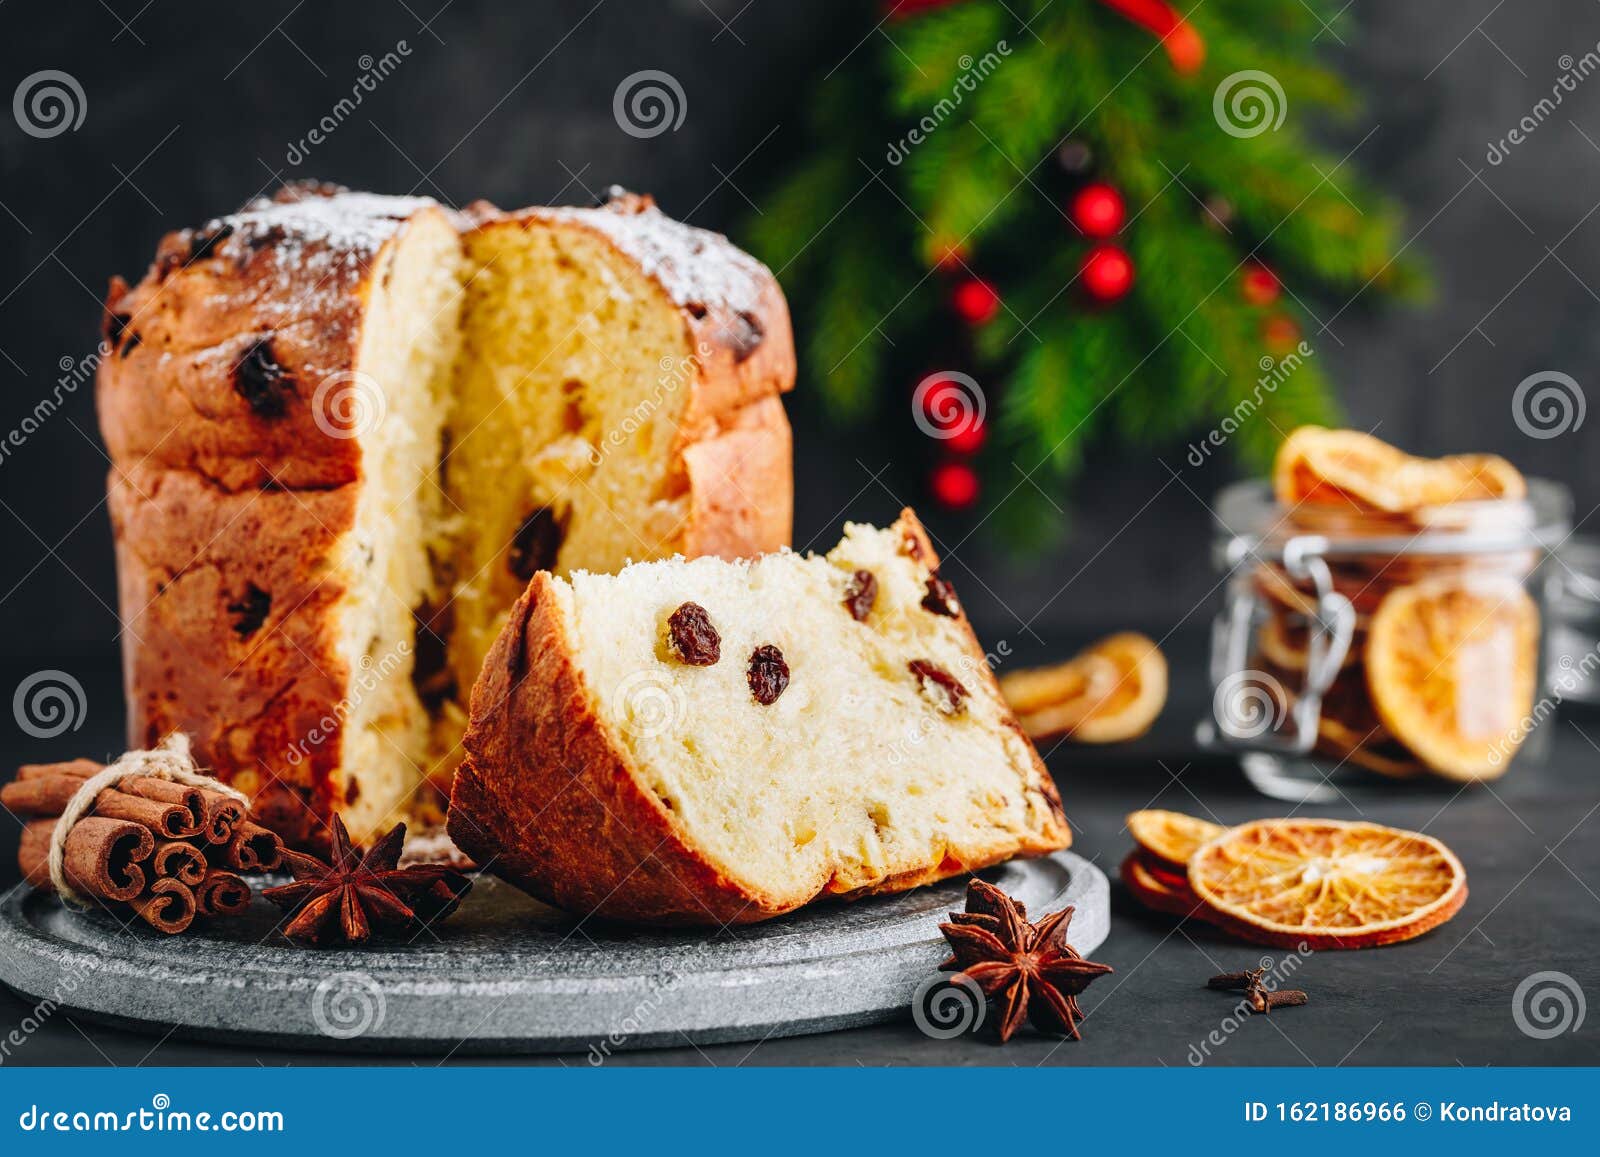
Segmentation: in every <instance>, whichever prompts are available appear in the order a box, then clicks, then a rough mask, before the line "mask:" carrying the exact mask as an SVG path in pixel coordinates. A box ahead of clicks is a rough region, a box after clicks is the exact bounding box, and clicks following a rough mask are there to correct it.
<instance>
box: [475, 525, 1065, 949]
mask: <svg viewBox="0 0 1600 1157" xmlns="http://www.w3.org/2000/svg"><path fill="white" fill-rule="evenodd" d="M466 747H467V752H468V755H467V759H466V761H465V762H464V763H463V764H462V766H461V769H460V770H459V772H458V773H457V775H456V778H455V786H454V788H453V791H452V794H451V801H450V812H449V821H448V822H449V831H450V836H451V838H452V839H453V840H455V842H456V843H457V844H458V845H459V846H460V847H461V848H463V849H464V850H466V852H467V853H468V854H469V855H471V856H472V857H473V858H474V859H475V860H477V862H478V863H480V864H482V865H483V866H485V867H486V868H487V869H488V870H490V871H493V872H495V873H497V874H499V875H501V876H503V877H504V878H506V879H507V880H510V881H511V882H513V883H515V884H517V885H519V886H520V887H523V888H525V889H526V890H527V891H529V892H531V893H533V894H534V895H535V896H537V897H539V898H540V899H543V900H546V901H548V902H550V903H553V904H556V905H558V906H560V907H562V908H565V909H567V910H569V911H572V912H576V913H582V914H590V913H595V914H601V915H604V916H608V917H612V918H616V919H623V920H631V921H639V922H646V923H661V924H724V923H744V922H749V921H754V920H761V919H766V918H768V917H771V916H776V915H779V914H781V913H783V912H788V911H790V910H792V909H794V908H796V907H798V906H800V905H802V904H804V903H806V902H807V901H809V900H812V899H815V898H817V897H819V896H824V895H859V894H864V893H871V892H890V891H898V890H902V889H906V888H912V887H915V886H917V885H919V884H925V883H930V882H932V881H934V880H939V879H942V878H944V877H946V876H951V875H956V874H959V873H963V872H969V871H972V870H974V869H977V868H981V867H984V866H985V865H988V864H993V863H997V862H999V861H1001V860H1005V859H1009V858H1011V857H1013V856H1018V855H1032V854H1041V853H1045V852H1050V851H1054V850H1056V849H1059V848H1064V847H1066V846H1067V844H1068V843H1069V842H1070V838H1071V836H1070V832H1069V829H1068V827H1067V823H1066V820H1065V818H1064V817H1063V816H1062V813H1061V805H1060V800H1059V798H1058V797H1057V795H1056V791H1055V787H1054V784H1053V783H1052V782H1051V779H1050V776H1049V774H1048V772H1046V770H1045V768H1044V766H1043V764H1041V763H1040V761H1039V757H1038V755H1037V754H1036V753H1035V752H1034V750H1033V747H1032V745H1031V744H1029V742H1028V740H1027V739H1026V738H1025V737H1024V736H1023V734H1022V732H1021V730H1020V729H1019V728H1018V726H1017V722H1016V719H1015V717H1014V716H1013V715H1012V713H1011V711H1010V709H1009V708H1008V707H1007V706H1006V704H1005V701H1004V699H1002V698H1001V696H1000V692H999V688H998V687H997V686H996V684H995V682H994V679H993V677H992V676H991V674H990V672H989V667H988V664H987V662H986V660H985V658H984V654H983V651H982V649H981V648H980V647H979V645H978V643H977V640H976V639H975V638H974V637H973V634H972V631H971V628H970V627H969V626H968V624H967V620H966V617H965V615H964V614H963V613H962V611H961V608H960V605H959V603H958V602H957V601H956V598H955V594H954V592H953V591H952V590H951V589H950V587H949V584H948V583H946V582H945V581H944V580H943V579H941V578H940V577H939V573H938V569H937V560H936V558H935V556H934V553H933V549H932V547H931V545H930V544H929V542H928V539H927V537H926V535H925V534H924V533H923V531H922V528H921V526H920V525H919V524H918V522H917V520H916V518H915V516H914V515H913V514H912V513H911V512H910V511H909V510H908V511H905V512H904V513H903V514H902V515H901V517H900V520H899V521H898V522H897V523H896V524H895V525H894V526H892V527H890V528H888V529H886V530H879V529H875V528H873V527H870V526H861V525H851V526H848V527H847V528H846V531H845V536H844V539H843V541H841V542H840V543H839V545H838V546H837V547H836V548H835V549H834V550H833V551H831V552H830V553H829V554H827V555H826V556H814V555H807V556H802V555H798V554H793V553H790V552H787V551H785V552H781V553H777V554H771V555H768V556H766V557H764V558H760V559H757V560H755V561H751V562H736V563H728V562H723V561H720V560H716V559H709V558H702V559H696V560H688V561H686V560H683V559H675V560H668V561H658V562H647V563H639V564H636V565H633V566H630V567H627V568H626V569H624V570H622V571H621V572H620V573H618V574H615V575H596V574H588V573H584V572H577V573H574V574H572V575H571V576H570V577H569V578H566V579H563V578H560V577H557V576H554V575H550V574H538V575H535V576H534V578H533V581H532V582H531V583H530V584H529V586H528V589H527V592H526V593H525V594H524V595H523V596H522V597H521V598H520V599H519V600H518V602H517V604H516V607H515V609H514V610H513V611H512V613H511V619H510V621H509V622H508V623H507V624H506V628H505V630H504V631H503V632H502V634H501V635H500V637H499V639H498V640H497V641H496V643H495V645H494V648H493V649H492V650H491V652H490V654H489V658H488V661H487V662H486V663H485V664H484V668H483V673H482V676H481V678H480V679H479V682H478V685H477V687H476V688H475V689H474V691H473V694H472V722H471V725H470V727H469V729H468V732H467V737H466Z"/></svg>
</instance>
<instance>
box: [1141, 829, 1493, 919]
mask: <svg viewBox="0 0 1600 1157" xmlns="http://www.w3.org/2000/svg"><path fill="white" fill-rule="evenodd" d="M1127 824H1128V833H1129V834H1130V835H1132V836H1133V838H1134V842H1135V843H1136V844H1137V847H1135V848H1134V850H1133V851H1132V852H1130V853H1129V855H1128V858H1127V859H1125V860H1123V862H1122V882H1123V884H1124V885H1126V886H1127V888H1128V891H1129V892H1130V893H1132V895H1133V896H1134V898H1135V899H1137V900H1138V901H1139V902H1140V903H1141V904H1143V905H1145V906H1146V907H1148V908H1153V909H1155V910H1156V911H1158V912H1166V913H1168V914H1170V915H1175V916H1184V917H1188V916H1193V917H1195V918H1196V919H1199V920H1203V921H1205V922H1206V923H1208V924H1213V925H1215V926H1216V927H1218V928H1220V929H1222V930H1223V931H1225V932H1228V933H1230V934H1232V935H1234V936H1237V937H1239V938H1240V939H1242V940H1248V941H1251V942H1253V943H1257V944H1271V945H1274V946H1276V947H1279V948H1300V947H1301V946H1304V947H1305V948H1306V949H1308V950H1321V949H1328V948H1373V947H1377V946H1378V945H1381V944H1394V943H1397V942H1398V941H1401V940H1410V939H1411V938H1412V937H1414V936H1421V935H1422V934H1423V933H1424V932H1427V931H1430V930H1431V929H1434V928H1437V927H1438V926H1439V925H1440V924H1443V923H1444V922H1445V921H1446V920H1448V919H1450V917H1452V916H1454V915H1455V914H1456V913H1457V912H1458V911H1460V909H1461V905H1462V904H1464V903H1465V902H1466V899H1467V873H1466V869H1464V868H1463V867H1462V866H1461V861H1460V860H1458V859H1457V858H1456V855H1455V853H1454V852H1452V851H1451V850H1450V849H1449V848H1447V847H1445V845H1444V844H1442V843H1440V842H1439V841H1438V840H1436V839H1434V838H1433V837H1432V836H1425V835H1423V834H1422V833H1420V832H1408V831H1403V830H1401V829H1399V828H1389V827H1384V826H1383V825H1382V824H1374V823H1366V822H1359V821H1350V820H1324V819H1267V820H1253V821H1251V822H1250V823H1247V824H1241V825H1239V826H1238V827H1233V828H1225V827H1222V826H1221V825H1219V824H1213V823H1209V822H1208V821H1206V820H1202V819H1196V818H1195V817H1194V816H1186V815H1182V814H1180V813H1178V812H1170V811H1137V812H1134V813H1133V814H1132V815H1130V816H1129V817H1128V820H1127Z"/></svg>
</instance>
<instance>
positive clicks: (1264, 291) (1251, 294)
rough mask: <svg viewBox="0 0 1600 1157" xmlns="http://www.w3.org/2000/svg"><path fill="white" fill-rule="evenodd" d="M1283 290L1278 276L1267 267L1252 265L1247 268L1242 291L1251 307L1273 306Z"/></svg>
mask: <svg viewBox="0 0 1600 1157" xmlns="http://www.w3.org/2000/svg"><path fill="white" fill-rule="evenodd" d="M1281 288H1282V287H1281V286H1280V285H1279V284H1278V278H1277V275H1276V274H1274V273H1273V272H1272V270H1270V269H1268V268H1267V267H1266V266H1265V265H1256V264H1254V263H1252V264H1250V265H1248V266H1246V267H1245V271H1244V277H1243V279H1242V280H1241V282H1240V289H1241V290H1242V291H1243V293H1244V299H1245V300H1246V301H1248V302H1249V303H1250V304H1251V305H1271V304H1272V303H1273V302H1274V301H1277V300H1278V293H1279V291H1280V290H1281Z"/></svg>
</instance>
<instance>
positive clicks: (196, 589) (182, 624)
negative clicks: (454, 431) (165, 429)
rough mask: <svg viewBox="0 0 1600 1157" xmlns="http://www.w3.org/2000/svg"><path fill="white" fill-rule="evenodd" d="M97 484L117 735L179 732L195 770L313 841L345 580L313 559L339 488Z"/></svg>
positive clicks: (331, 754)
mask: <svg viewBox="0 0 1600 1157" xmlns="http://www.w3.org/2000/svg"><path fill="white" fill-rule="evenodd" d="M109 485H110V492H109V497H108V505H109V508H110V512H111V524H112V530H113V533H114V535H115V540H116V552H117V585H118V595H119V599H120V602H121V619H122V623H123V674H124V679H125V683H126V692H127V700H128V742H129V744H130V745H131V746H133V747H152V746H154V745H155V743H156V742H157V741H159V740H160V739H161V738H162V737H164V736H165V735H167V734H168V733H170V732H172V731H174V730H179V731H184V732H187V733H188V734H189V736H190V737H191V739H192V740H193V741H194V750H195V753H196V759H197V760H198V762H199V763H200V765H201V766H202V767H204V768H207V769H209V770H212V771H214V772H215V773H217V774H218V775H220V777H221V778H223V779H226V780H229V781H230V782H234V783H236V784H237V785H238V786H239V787H240V788H241V789H242V790H246V791H248V792H250V793H251V794H253V795H256V797H257V801H258V804H259V805H260V806H262V807H265V808H267V809H269V810H270V811H271V812H272V813H273V814H274V815H275V816H277V817H279V818H280V822H281V820H282V819H283V818H294V819H295V821H296V823H295V827H296V830H295V831H292V832H289V833H286V834H288V835H291V836H294V837H297V838H299V839H302V840H303V839H304V838H305V837H308V836H311V835H314V834H315V832H314V830H313V826H312V825H313V823H314V820H313V817H326V816H328V815H330V814H331V813H332V812H333V811H334V810H336V808H337V805H338V803H339V802H340V801H341V800H342V799H343V798H344V793H345V791H346V785H345V780H344V776H343V774H342V772H341V769H340V768H339V759H338V754H339V745H338V732H339V719H338V715H337V713H336V712H335V711H334V710H333V708H334V705H336V704H338V703H339V702H340V701H341V699H342V698H343V697H344V695H345V693H346V683H347V681H348V677H349V668H348V665H347V664H346V662H345V660H344V659H342V658H341V657H340V655H339V654H338V651H337V649H336V647H335V638H334V634H333V632H332V631H331V630H330V629H329V624H330V623H331V622H332V621H333V616H334V614H335V611H336V608H337V605H338V602H339V600H340V599H341V598H343V597H344V595H345V593H346V588H345V584H344V582H343V581H342V579H341V578H340V576H339V575H338V574H337V573H336V572H334V571H332V570H331V569H330V567H329V563H328V558H329V555H330V553H331V552H332V551H333V550H334V549H335V547H336V544H337V541H338V538H339V535H340V534H341V533H342V532H343V531H344V530H345V529H346V528H348V527H349V526H350V524H351V522H352V520H353V517H354V508H355V493H354V491H355V487H354V486H346V487H340V488H338V489H335V490H326V491H312V492H307V493H304V494H290V493H286V492H258V491H249V492H245V493H242V494H230V493H227V492H226V491H223V490H219V489H218V488H217V487H216V486H215V485H214V484H213V483H211V482H209V481H208V480H207V479H206V478H204V477H203V476H202V475H199V474H196V473H194V472H192V471H185V470H165V469H162V468H160V467H157V466H154V465H145V466H140V467H135V468H134V469H133V470H131V471H128V472H127V473H125V474H124V473H122V472H120V471H116V470H114V471H113V472H112V476H111V479H110V484H109ZM308 811H309V814H306V813H307V812H308Z"/></svg>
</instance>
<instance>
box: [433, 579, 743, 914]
mask: <svg viewBox="0 0 1600 1157" xmlns="http://www.w3.org/2000/svg"><path fill="white" fill-rule="evenodd" d="M556 596H557V587H556V580H554V579H552V578H551V576H550V575H549V574H547V573H545V572H542V571H541V572H540V573H538V574H536V575H534V576H533V581H532V582H530V583H529V584H528V589H527V590H526V591H525V592H523V595H522V597H521V598H520V599H518V600H517V604H516V606H515V607H514V608H513V609H512V612H511V618H510V621H509V622H508V623H507V624H506V628H505V630H503V631H502V632H501V633H500V637H499V638H498V639H497V640H496V641H495V644H494V647H493V648H491V650H490V651H489V656H488V658H487V659H485V660H484V664H483V673H482V675H480V676H479V678H478V682H477V684H476V685H475V686H474V687H473V689H472V723H471V724H470V725H469V727H468V729H467V736H466V739H465V741H464V742H465V746H466V749H467V758H466V760H465V761H464V762H463V763H462V765H461V767H460V768H459V769H458V770H457V772H456V778H455V785H454V787H453V788H452V790H451V795H450V812H449V818H448V822H447V830H448V832H449V835H450V838H451V839H452V840H453V841H455V843H456V846H457V847H459V848H461V850H462V851H464V852H466V853H467V855H469V856H471V857H472V859H473V860H474V861H476V862H477V863H478V864H479V865H480V866H481V867H483V868H484V869H486V870H488V871H490V872H493V873H494V874H496V875H498V876H500V877H502V878H503V879H506V880H509V881H510V882H511V883H513V884H516V885H517V886H518V887H520V888H522V889H524V890H525V891H527V892H529V893H530V894H532V895H533V896H536V897H538V898H539V899H541V900H544V901H546V902H547V903H551V904H554V905H556V906H557V907H559V908H563V909H565V910H566V911H568V912H573V913H577V914H579V915H584V916H588V915H603V916H606V917H610V918H613V919H618V920H635V921H648V922H651V923H659V924H735V923H747V922H749V921H751V920H759V919H763V918H764V917H766V916H770V915H773V914H774V912H773V911H772V910H771V909H770V907H768V906H767V905H765V904H763V903H762V901H761V900H760V898H759V897H757V896H754V895H751V894H749V893H748V892H746V891H745V890H743V889H742V888H741V887H740V886H739V884H738V882H737V881H734V880H731V879H729V878H727V876H725V875H724V874H723V873H721V872H719V871H718V870H717V869H716V868H715V867H713V866H712V865H711V864H710V863H709V862H708V861H707V860H706V859H705V857H703V856H701V855H700V854H699V853H697V852H696V851H695V850H694V849H693V848H691V847H690V846H688V844H686V843H685V841H684V840H683V838H682V837H681V836H680V834H679V832H678V830H677V825H676V823H675V821H674V820H673V819H672V818H671V817H670V816H668V815H667V813H666V811H665V810H664V809H663V808H662V806H661V804H660V802H659V801H658V800H657V799H656V797H655V796H653V795H652V794H651V793H650V792H648V791H646V790H644V789H643V788H642V787H641V786H640V785H639V783H638V781H637V779H636V777H635V776H634V774H633V770H632V765H631V759H630V757H629V756H628V754H627V753H626V751H624V750H623V749H622V748H621V747H620V746H619V745H618V744H617V743H616V742H615V741H614V740H613V739H612V738H611V737H610V736H609V735H608V734H606V731H605V729H604V727H603V725H602V724H601V723H600V721H599V719H597V718H596V717H595V715H594V712H593V710H592V709H591V707H590V703H591V696H590V693H589V690H588V688H587V687H586V686H585V685H584V679H583V675H582V673H581V672H580V671H579V670H578V669H577V667H576V665H575V664H574V662H573V655H574V654H575V653H576V645H575V644H574V642H573V640H572V639H570V638H569V637H568V636H567V631H566V626H565V624H564V622H563V619H562V615H561V612H560V610H559V609H558V608H557V607H556V606H555V605H554V604H555V599H556Z"/></svg>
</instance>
